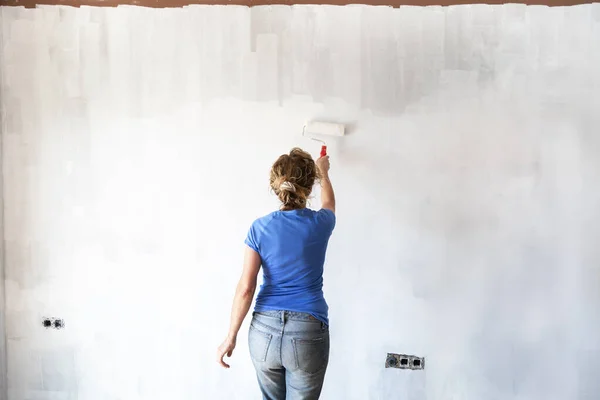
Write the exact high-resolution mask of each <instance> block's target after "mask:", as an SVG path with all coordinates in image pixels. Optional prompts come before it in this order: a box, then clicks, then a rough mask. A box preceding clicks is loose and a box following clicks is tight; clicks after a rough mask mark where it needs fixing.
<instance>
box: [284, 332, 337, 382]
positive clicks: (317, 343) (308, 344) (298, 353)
mask: <svg viewBox="0 0 600 400" xmlns="http://www.w3.org/2000/svg"><path fill="white" fill-rule="evenodd" d="M292 342H293V344H294V356H295V358H296V367H297V368H298V369H300V370H301V371H304V372H306V373H307V374H316V373H318V372H321V371H322V370H323V369H324V368H325V367H327V362H328V361H329V337H328V335H322V336H319V337H315V338H295V339H293V341H292Z"/></svg>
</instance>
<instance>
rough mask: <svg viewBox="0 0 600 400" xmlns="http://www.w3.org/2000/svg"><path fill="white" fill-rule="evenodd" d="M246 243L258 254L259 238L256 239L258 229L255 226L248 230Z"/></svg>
mask: <svg viewBox="0 0 600 400" xmlns="http://www.w3.org/2000/svg"><path fill="white" fill-rule="evenodd" d="M244 243H245V244H246V245H247V246H248V247H250V248H251V249H252V250H254V251H255V252H257V253H258V238H257V237H256V228H255V226H254V224H252V226H250V229H249V230H248V235H246V240H244Z"/></svg>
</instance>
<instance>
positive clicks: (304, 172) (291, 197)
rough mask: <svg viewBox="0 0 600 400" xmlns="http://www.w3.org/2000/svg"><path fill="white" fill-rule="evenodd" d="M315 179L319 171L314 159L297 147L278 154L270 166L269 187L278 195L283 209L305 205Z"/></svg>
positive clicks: (292, 208) (317, 177)
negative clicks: (288, 151) (280, 154)
mask: <svg viewBox="0 0 600 400" xmlns="http://www.w3.org/2000/svg"><path fill="white" fill-rule="evenodd" d="M317 179H319V172H318V169H317V165H316V164H315V162H314V160H313V159H312V157H311V156H310V154H308V153H307V152H305V151H304V150H302V149H299V148H297V147H295V148H293V149H292V150H291V151H290V153H289V154H284V155H282V156H280V157H279V158H278V159H277V161H275V163H274V164H273V166H272V167H271V178H270V183H271V189H273V191H274V192H275V194H276V195H277V197H279V200H280V201H281V203H282V206H281V208H282V209H283V210H297V209H300V208H304V207H306V203H307V201H308V197H309V196H310V193H311V192H312V188H313V186H314V184H315V182H316V181H317Z"/></svg>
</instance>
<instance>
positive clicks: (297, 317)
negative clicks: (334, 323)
mask: <svg viewBox="0 0 600 400" xmlns="http://www.w3.org/2000/svg"><path fill="white" fill-rule="evenodd" d="M254 315H262V316H264V317H271V318H277V319H280V320H287V321H289V320H292V321H313V322H321V321H319V320H318V319H317V318H315V317H313V316H312V315H310V314H308V313H303V312H297V311H284V310H277V311H256V312H255V313H254Z"/></svg>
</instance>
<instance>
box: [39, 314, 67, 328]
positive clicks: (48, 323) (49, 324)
mask: <svg viewBox="0 0 600 400" xmlns="http://www.w3.org/2000/svg"><path fill="white" fill-rule="evenodd" d="M42 326H43V327H44V328H46V329H50V328H53V329H63V328H64V327H65V321H64V320H62V319H60V318H51V317H44V318H43V319H42Z"/></svg>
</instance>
